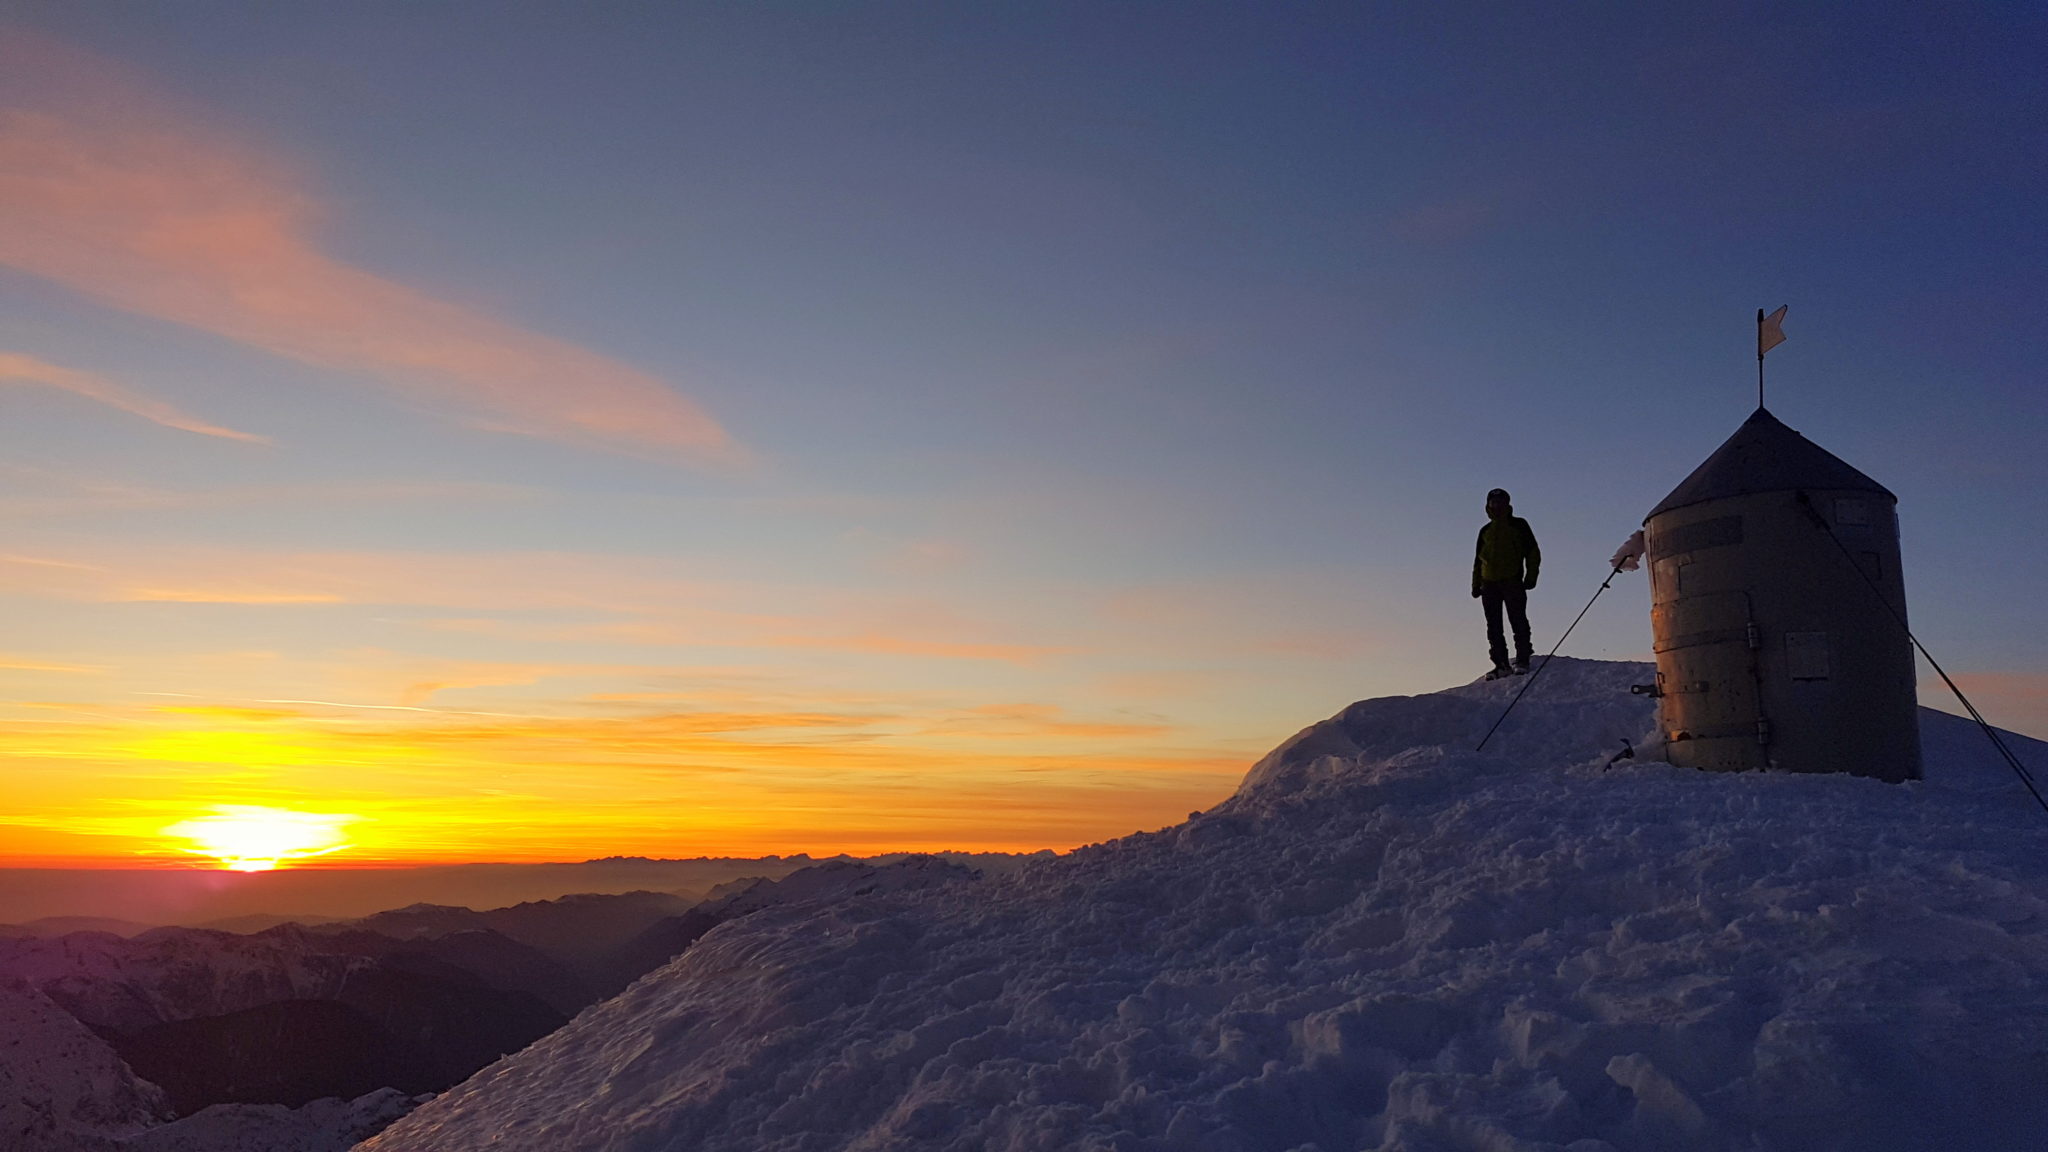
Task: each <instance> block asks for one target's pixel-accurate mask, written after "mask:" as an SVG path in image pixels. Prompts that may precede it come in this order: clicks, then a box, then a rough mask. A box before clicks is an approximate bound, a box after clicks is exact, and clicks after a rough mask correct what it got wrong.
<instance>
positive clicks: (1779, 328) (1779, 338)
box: [1756, 304, 1790, 360]
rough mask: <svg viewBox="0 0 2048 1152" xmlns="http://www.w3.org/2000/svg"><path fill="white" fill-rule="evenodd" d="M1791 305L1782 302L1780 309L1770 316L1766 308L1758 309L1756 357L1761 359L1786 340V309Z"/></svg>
mask: <svg viewBox="0 0 2048 1152" xmlns="http://www.w3.org/2000/svg"><path fill="white" fill-rule="evenodd" d="M1788 307H1790V305H1786V304H1780V305H1778V310H1777V311H1776V312H1773V313H1771V314H1770V315H1769V316H1766V315H1764V310H1763V309H1761V308H1759V309H1757V310H1756V358H1757V359H1759V360H1761V359H1763V358H1764V353H1766V352H1769V351H1770V350H1771V349H1773V348H1776V347H1777V346H1778V345H1780V344H1783V343H1784V342H1785V309H1786V308H1788Z"/></svg>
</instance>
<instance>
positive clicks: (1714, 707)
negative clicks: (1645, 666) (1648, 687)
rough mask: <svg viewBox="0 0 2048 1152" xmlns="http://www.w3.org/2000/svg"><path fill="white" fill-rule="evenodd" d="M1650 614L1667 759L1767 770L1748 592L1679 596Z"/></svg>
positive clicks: (1732, 769) (1721, 767) (1733, 769)
mask: <svg viewBox="0 0 2048 1152" xmlns="http://www.w3.org/2000/svg"><path fill="white" fill-rule="evenodd" d="M1650 611H1651V618H1652V623H1653V624H1654V625H1655V629H1656V636H1657V644H1656V650H1657V686H1658V688H1659V689H1660V690H1661V691H1662V692H1663V705H1662V707H1661V709H1660V716H1661V720H1662V724H1663V729H1664V739H1665V740H1666V741H1667V747H1666V755H1667V756H1668V757H1669V759H1670V760H1671V762H1672V763H1673V764H1680V765H1684V766H1687V767H1691V768H1706V769H1711V770H1714V771H1723V772H1740V771H1744V770H1747V769H1750V768H1764V767H1768V766H1769V762H1770V749H1769V748H1768V746H1767V743H1766V742H1767V741H1768V739H1769V735H1770V732H1769V728H1768V727H1767V726H1766V725H1765V724H1764V716H1763V710H1762V707H1761V704H1760V701H1759V695H1758V689H1757V667H1756V649H1755V648H1754V647H1752V645H1754V644H1755V643H1756V639H1755V637H1756V633H1755V630H1754V629H1753V628H1752V627H1751V626H1750V612H1749V594H1748V593H1746V592H1713V593H1702V594H1698V595H1693V596H1686V595H1683V594H1681V595H1680V596H1679V597H1678V598H1677V599H1675V600H1669V601H1666V602H1665V603H1663V604H1659V605H1656V606H1655V607H1654V608H1652V609H1651V610H1650Z"/></svg>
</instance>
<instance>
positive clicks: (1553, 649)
mask: <svg viewBox="0 0 2048 1152" xmlns="http://www.w3.org/2000/svg"><path fill="white" fill-rule="evenodd" d="M1623 571H1625V569H1623V568H1622V566H1621V565H1620V564H1616V565H1615V566H1614V571H1612V572H1609V573H1608V574H1607V579H1605V580H1602V581H1601V582H1600V588H1599V590H1598V591H1596V592H1594V593H1593V600H1598V599H1599V598H1600V593H1601V592H1605V591H1607V586H1608V585H1609V584H1612V583H1614V578H1615V577H1616V576H1619V575H1621V574H1622V572H1623ZM1593 600H1588V601H1586V606H1585V607H1584V608H1581V609H1579V614H1578V615H1577V616H1574V617H1572V623H1571V628H1566V629H1565V630H1564V635H1563V636H1559V637H1558V638H1557V643H1555V644H1552V645H1551V646H1550V651H1548V652H1545V653H1544V654H1543V663H1541V664H1538V665H1537V666H1536V670H1535V671H1534V672H1531V673H1529V678H1528V679H1527V680H1525V681H1523V682H1522V691H1520V692H1517V693H1515V698H1514V699H1513V700H1510V701H1508V706H1507V707H1506V708H1503V709H1501V713H1500V719H1498V720H1495V721H1494V722H1493V727H1491V728H1488V729H1487V730H1486V735H1484V736H1481V737H1480V738H1479V747H1477V748H1474V749H1473V751H1474V752H1484V751H1486V742H1487V741H1488V740H1491V739H1493V734H1494V733H1495V732H1498V731H1500V726H1501V723H1502V722H1503V721H1505V720H1506V719H1507V718H1508V713H1510V712H1513V711H1514V710H1515V705H1517V704H1520V703H1521V702H1522V697H1523V695H1524V694H1526V693H1527V692H1528V691H1529V689H1531V688H1533V687H1535V686H1536V678H1537V677H1538V676H1541V675H1543V670H1544V669H1545V668H1548V667H1550V658H1551V657H1552V656H1555V655H1557V650H1558V649H1559V648H1562V647H1564V642H1565V641H1566V640H1567V639H1570V637H1571V634H1572V628H1577V627H1578V626H1579V621H1581V620H1584V619H1585V618H1586V613H1588V612H1591V611H1592V610H1593Z"/></svg>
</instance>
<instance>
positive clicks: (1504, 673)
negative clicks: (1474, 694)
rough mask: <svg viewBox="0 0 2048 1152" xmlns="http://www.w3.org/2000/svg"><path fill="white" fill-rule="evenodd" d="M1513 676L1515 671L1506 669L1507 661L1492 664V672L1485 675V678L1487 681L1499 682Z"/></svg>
mask: <svg viewBox="0 0 2048 1152" xmlns="http://www.w3.org/2000/svg"><path fill="white" fill-rule="evenodd" d="M1514 674H1515V670H1514V669H1512V668H1510V667H1508V662H1507V661H1505V660H1496V661H1494V662H1493V670H1492V671H1490V672H1488V673H1487V674H1486V678H1487V679H1488V680H1500V679H1503V678H1505V677H1508V676H1512V675H1514Z"/></svg>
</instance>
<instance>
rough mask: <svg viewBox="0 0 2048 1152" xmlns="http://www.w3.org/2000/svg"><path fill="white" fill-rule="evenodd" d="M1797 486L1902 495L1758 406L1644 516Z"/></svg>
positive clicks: (1786, 489) (1654, 515)
mask: <svg viewBox="0 0 2048 1152" xmlns="http://www.w3.org/2000/svg"><path fill="white" fill-rule="evenodd" d="M1795 488H1829V489H1835V490H1841V489H1849V490H1852V491H1853V490H1861V491H1865V492H1876V493H1878V494H1880V495H1882V496H1883V497H1885V498H1886V499H1887V500H1891V501H1892V502H1894V503H1896V502H1897V501H1898V497H1896V496H1894V495H1892V494H1891V492H1890V490H1888V489H1887V488H1885V486H1884V485H1882V484H1879V483H1878V482H1877V481H1875V480H1872V479H1871V478H1870V477H1868V476H1865V475H1864V474H1863V473H1861V472H1858V471H1857V470H1856V469H1854V468H1851V467H1850V466H1849V465H1847V464H1845V463H1843V462H1842V460H1841V459H1840V458H1839V457H1837V456H1836V455H1835V454H1834V453H1832V452H1829V451H1828V450H1827V449H1825V448H1823V447H1821V446H1820V445H1818V444H1815V443H1814V442H1813V441H1811V440H1808V439H1807V438H1806V437H1804V436H1801V435H1800V434H1799V433H1797V432H1794V431H1793V430H1792V429H1790V428H1787V427H1786V426H1785V425H1784V423H1783V422H1782V421H1780V420H1779V419H1778V418H1777V417H1776V416H1773V415H1771V414H1770V412H1769V411H1768V410H1767V409H1764V408H1758V409H1757V410H1756V412H1755V414H1754V415H1752V416H1750V418H1749V419H1747V420H1744V421H1743V422H1742V427H1740V428H1737V429H1736V430H1735V435H1733V436H1730V437H1729V438H1728V439H1727V441H1726V442H1725V443H1723V444H1722V445H1721V446H1720V447H1719V448H1716V449H1714V454H1713V455H1712V456H1709V457H1707V458H1706V460H1704V461H1703V462H1701V464H1700V466H1699V467H1697V468H1695V469H1693V470H1692V475H1690V476H1687V477H1686V478H1685V480H1684V482H1683V483H1681V484H1679V486H1678V487H1676V488H1673V489H1672V490H1671V495H1669V496H1666V497H1665V498H1664V500H1663V502H1662V503H1660V504H1658V505H1657V506H1656V507H1655V508H1653V509H1651V510H1650V514H1649V515H1648V516H1645V517H1643V522H1644V523H1645V524H1647V523H1649V522H1650V521H1651V520H1654V519H1656V518H1657V517H1658V516H1661V515H1663V514H1664V513H1666V512H1669V511H1671V510H1672V509H1673V508H1683V507H1685V506H1686V505H1688V504H1700V503H1704V502H1705V501H1708V500H1719V499H1721V498H1723V497H1726V496H1748V495H1750V494H1752V493H1756V492H1789V491H1791V490H1793V489H1795Z"/></svg>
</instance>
